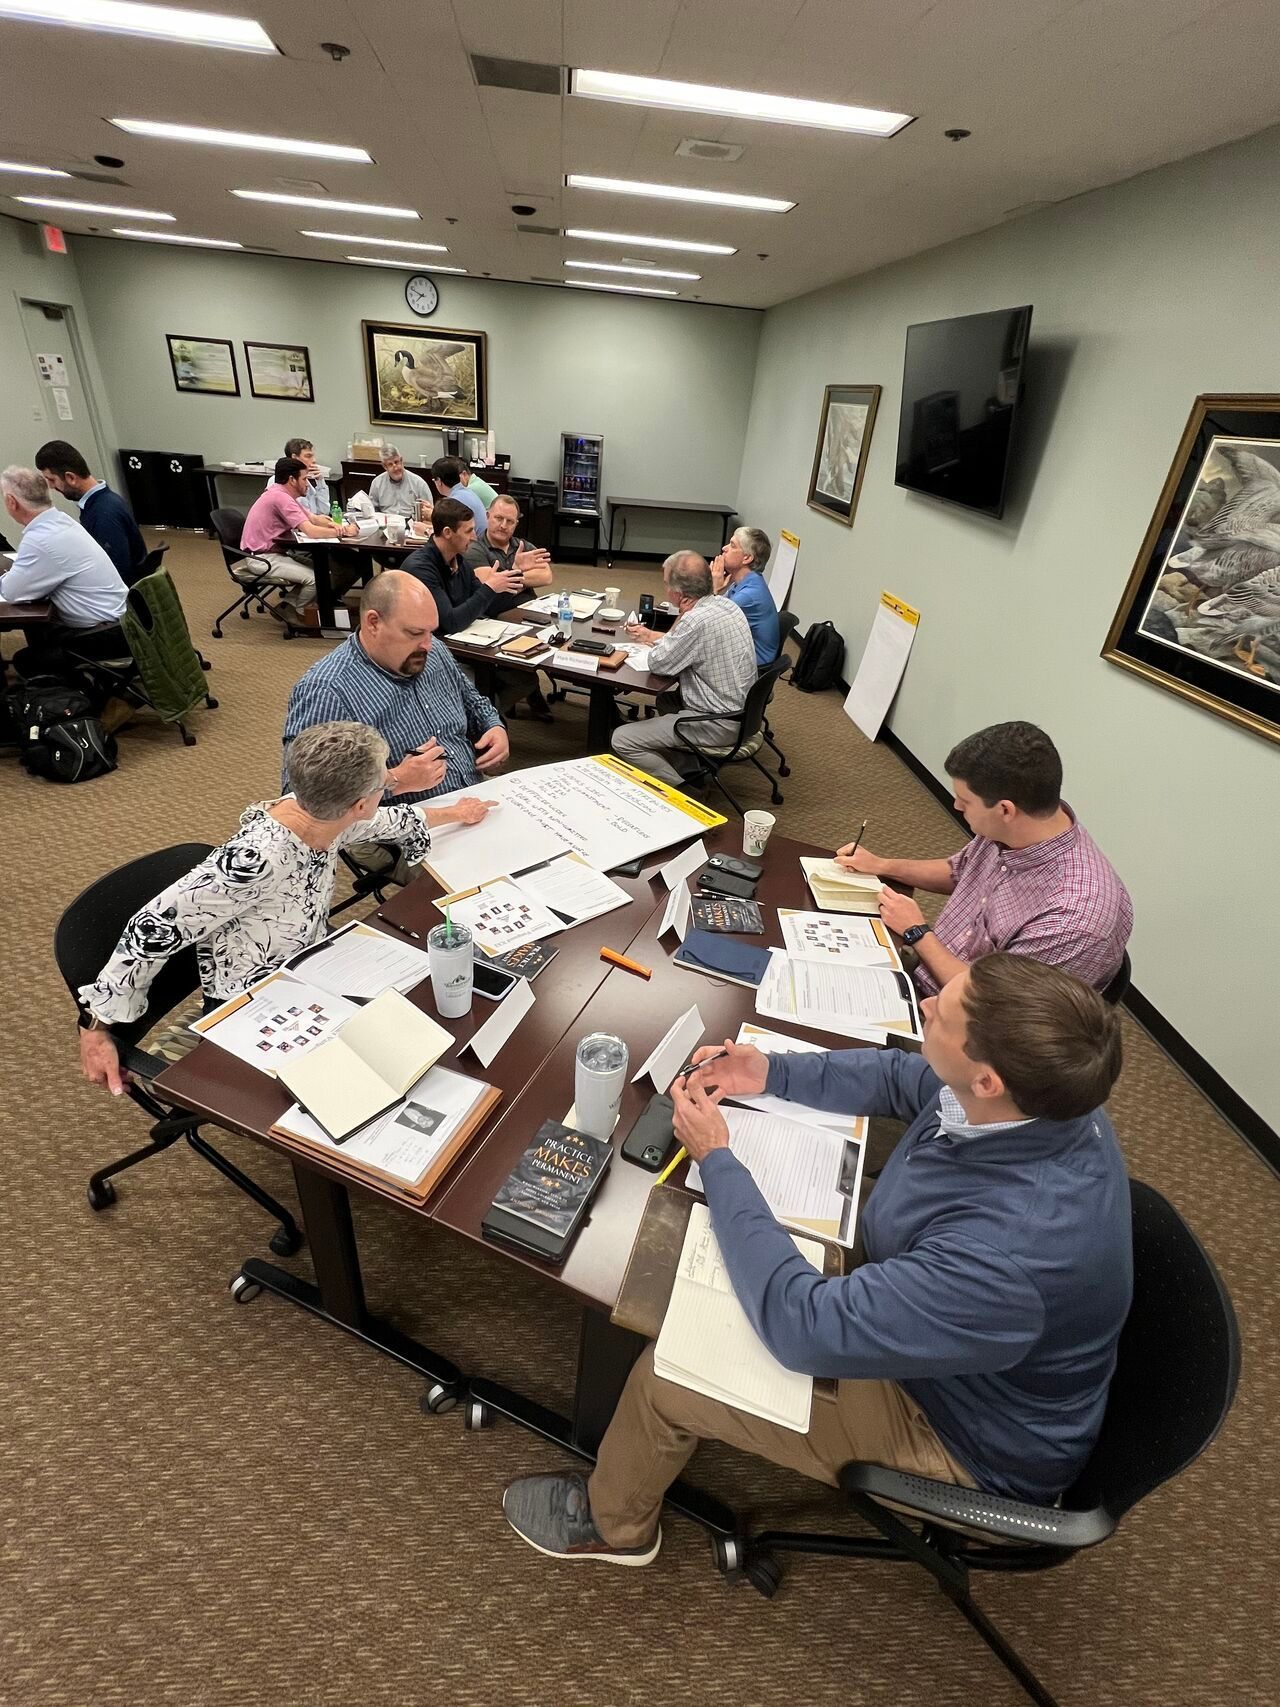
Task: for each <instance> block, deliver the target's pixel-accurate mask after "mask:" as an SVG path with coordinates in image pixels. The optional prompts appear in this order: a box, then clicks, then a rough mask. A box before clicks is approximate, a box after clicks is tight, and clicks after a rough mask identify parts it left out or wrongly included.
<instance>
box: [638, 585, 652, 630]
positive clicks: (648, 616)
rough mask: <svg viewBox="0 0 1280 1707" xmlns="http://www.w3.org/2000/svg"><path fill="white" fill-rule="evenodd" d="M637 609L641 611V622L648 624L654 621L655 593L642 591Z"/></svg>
mask: <svg viewBox="0 0 1280 1707" xmlns="http://www.w3.org/2000/svg"><path fill="white" fill-rule="evenodd" d="M636 610H637V611H638V612H639V615H640V620H641V622H643V623H644V624H645V625H646V626H648V625H649V624H650V623H651V622H652V621H653V594H652V593H641V595H640V603H639V604H638V605H637V606H636Z"/></svg>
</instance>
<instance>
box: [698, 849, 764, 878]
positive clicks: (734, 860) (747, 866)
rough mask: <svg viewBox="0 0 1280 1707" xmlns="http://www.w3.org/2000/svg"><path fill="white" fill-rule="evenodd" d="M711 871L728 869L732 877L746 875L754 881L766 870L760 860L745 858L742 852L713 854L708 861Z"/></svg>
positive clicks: (708, 867)
mask: <svg viewBox="0 0 1280 1707" xmlns="http://www.w3.org/2000/svg"><path fill="white" fill-rule="evenodd" d="M707 869H708V870H709V871H727V872H728V873H729V875H730V876H731V877H745V878H747V879H749V880H750V882H752V883H754V882H755V881H756V879H757V878H758V877H759V876H760V873H761V872H762V871H763V870H764V867H763V866H762V865H761V864H760V862H759V860H755V859H744V858H743V856H742V855H741V854H712V856H711V858H710V859H709V860H708V861H707Z"/></svg>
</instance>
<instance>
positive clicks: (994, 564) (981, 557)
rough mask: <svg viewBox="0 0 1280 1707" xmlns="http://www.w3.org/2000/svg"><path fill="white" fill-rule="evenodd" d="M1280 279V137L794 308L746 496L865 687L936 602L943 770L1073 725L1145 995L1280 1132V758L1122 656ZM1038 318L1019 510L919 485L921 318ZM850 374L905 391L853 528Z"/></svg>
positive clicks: (922, 651) (932, 714) (766, 376)
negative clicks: (832, 452) (1029, 724)
mask: <svg viewBox="0 0 1280 1707" xmlns="http://www.w3.org/2000/svg"><path fill="white" fill-rule="evenodd" d="M1277 281H1280V131H1270V132H1267V133H1264V134H1263V135H1261V136H1258V137H1254V138H1251V139H1250V140H1248V141H1247V142H1244V143H1239V144H1235V145H1232V146H1231V147H1229V148H1225V149H1220V150H1215V151H1214V152H1213V153H1211V154H1207V155H1203V156H1200V157H1199V158H1197V159H1194V160H1190V161H1185V162H1182V163H1181V164H1179V165H1176V166H1172V167H1166V168H1164V169H1162V170H1161V171H1159V172H1154V173H1151V174H1148V175H1147V176H1145V177H1142V178H1138V179H1135V180H1133V181H1131V182H1130V183H1127V184H1123V185H1119V186H1117V187H1115V188H1113V189H1109V190H1105V191H1100V192H1098V193H1097V194H1094V195H1091V196H1088V197H1084V198H1081V199H1079V200H1077V201H1074V202H1072V203H1070V204H1068V205H1066V206H1064V207H1062V208H1058V209H1052V210H1049V211H1046V212H1045V213H1043V214H1040V215H1037V216H1035V217H1033V218H1031V219H1027V220H1024V221H1021V222H1019V223H1017V224H1014V225H1009V226H1005V227H1002V228H1000V229H999V230H996V231H992V232H988V233H985V234H983V235H981V236H978V237H974V238H969V239H966V240H964V241H963V242H960V243H955V244H952V245H949V246H948V247H946V248H943V249H939V250H936V251H934V252H932V253H930V254H927V255H924V256H920V257H917V258H916V259H914V260H912V261H909V262H905V263H902V264H899V265H896V266H893V267H890V268H886V269H883V270H882V271H880V272H877V273H874V274H871V275H869V276H867V277H865V278H862V279H857V280H852V281H849V282H848V283H846V284H844V285H840V286H835V287H832V288H830V289H828V290H824V291H821V292H818V293H816V294H814V295H812V296H808V297H804V298H801V299H798V300H797V301H794V302H791V303H787V304H785V305H783V306H782V307H779V308H776V309H772V310H770V311H769V313H768V314H767V316H766V319H765V327H764V332H763V335H762V338H761V344H760V357H759V364H758V368H757V374H756V385H755V394H754V397H753V400H752V409H751V422H750V426H749V428H748V433H747V444H746V453H745V457H744V462H743V471H742V483H741V486H740V487H739V497H738V505H739V509H740V510H741V511H742V515H743V519H744V520H745V521H748V522H753V523H757V524H759V525H760V526H762V527H764V528H766V529H767V530H768V531H769V532H770V533H771V534H772V535H773V536H774V537H775V538H776V536H777V531H778V529H779V528H780V527H786V528H789V529H790V530H791V531H793V532H795V533H798V534H799V535H800V536H801V548H800V562H799V568H798V571H797V575H796V583H795V588H794V591H793V593H792V596H791V605H792V608H793V609H795V610H796V611H797V612H798V613H799V615H800V617H801V621H802V623H808V622H810V621H812V620H815V619H817V618H821V617H827V618H830V619H831V620H832V621H833V622H835V623H836V624H837V626H838V627H839V628H840V629H841V631H842V632H843V634H844V636H845V639H846V642H847V644H848V647H849V660H848V669H849V671H850V673H851V672H852V670H853V669H855V668H856V666H857V661H858V658H859V656H860V655H861V651H862V646H863V643H864V641H865V638H866V635H867V631H868V628H869V626H870V622H871V618H872V615H873V613H874V608H875V603H876V599H877V597H878V595H879V593H880V591H881V589H882V588H889V589H891V590H892V591H893V592H895V593H897V594H899V595H900V596H901V597H903V598H905V599H906V600H908V601H909V602H910V603H911V604H914V605H916V606H918V607H919V608H920V609H921V611H922V612H923V618H922V621H921V625H920V630H919V633H918V635H917V638H916V642H915V649H914V651H913V654H912V657H911V661H910V665H909V668H908V672H907V676H906V680H905V682H904V684H903V688H902V691H901V693H900V694H899V697H898V701H897V704H896V707H895V709H894V712H893V715H892V718H891V724H892V727H893V729H894V730H895V732H896V733H897V734H898V735H899V736H900V737H901V739H902V740H903V741H905V742H906V744H907V746H908V747H909V748H911V750H912V751H913V752H915V753H916V754H917V756H918V757H920V758H921V759H922V760H923V761H924V762H925V763H926V764H927V765H928V766H929V767H930V769H931V770H932V771H933V772H934V774H935V775H937V776H941V775H942V761H943V759H944V757H945V755H946V753H947V751H948V749H949V747H950V746H951V744H952V742H953V741H954V740H955V739H957V738H958V737H959V736H962V735H965V734H968V733H969V732H970V731H972V730H975V729H978V728H981V727H982V726H983V725H985V724H988V723H994V722H999V721H1003V720H1005V719H1008V718H1028V719H1030V720H1031V721H1033V722H1036V723H1039V724H1041V725H1042V726H1043V727H1044V728H1046V729H1047V730H1048V731H1049V732H1050V733H1051V734H1052V736H1053V737H1054V739H1055V741H1056V742H1057V744H1058V746H1059V747H1060V749H1061V751H1062V755H1063V760H1064V763H1065V766H1066V777H1067V781H1066V793H1067V798H1068V799H1069V800H1070V801H1071V803H1072V805H1073V806H1074V807H1075V808H1076V809H1077V810H1078V811H1079V813H1080V816H1081V818H1082V820H1083V821H1084V822H1085V824H1086V825H1087V826H1088V828H1089V829H1090V831H1091V832H1092V833H1093V834H1094V836H1095V837H1096V838H1097V840H1098V841H1099V842H1100V843H1101V845H1102V847H1103V848H1104V850H1105V851H1106V852H1107V853H1108V855H1109V856H1110V857H1111V859H1112V860H1113V861H1114V863H1115V865H1116V866H1117V867H1118V869H1119V871H1120V873H1121V875H1122V876H1123V877H1124V879H1125V881H1126V883H1127V884H1128V886H1129V888H1130V891H1131V893H1132V895H1133V898H1134V904H1135V908H1136V912H1137V925H1136V930H1135V934H1134V938H1133V942H1132V945H1131V947H1132V954H1133V962H1134V982H1135V984H1136V985H1137V986H1138V988H1139V989H1140V990H1141V991H1142V993H1143V994H1144V995H1145V996H1147V997H1148V998H1149V999H1150V1000H1151V1001H1152V1002H1154V1003H1155V1005H1156V1007H1158V1008H1159V1009H1160V1010H1161V1011H1162V1012H1163V1013H1164V1014H1165V1015H1166V1016H1167V1017H1168V1019H1169V1020H1170V1021H1171V1022H1172V1023H1173V1024H1174V1025H1175V1026H1176V1027H1177V1028H1178V1029H1179V1030H1180V1031H1181V1032H1182V1033H1183V1035H1184V1036H1185V1037H1187V1038H1188V1040H1189V1041H1190V1042H1191V1043H1192V1044H1193V1045H1194V1046H1195V1047H1196V1048H1197V1049H1198V1050H1200V1052H1201V1053H1202V1054H1203V1055H1205V1056H1206V1057H1207V1058H1208V1060H1209V1061H1210V1062H1211V1063H1212V1065H1213V1066H1214V1067H1215V1068H1217V1070H1218V1071H1219V1072H1220V1073H1221V1074H1222V1075H1223V1076H1224V1077H1225V1078H1226V1079H1227V1080H1228V1081H1229V1082H1230V1083H1231V1084H1232V1085H1233V1086H1234V1087H1235V1088H1236V1090H1237V1091H1238V1092H1239V1093H1240V1094H1241V1095H1242V1096H1244V1097H1245V1098H1246V1099H1247V1100H1248V1101H1249V1102H1250V1103H1251V1104H1252V1105H1253V1106H1254V1108H1256V1109H1257V1110H1258V1111H1259V1113H1261V1114H1262V1116H1263V1117H1264V1118H1265V1119H1266V1120H1267V1121H1269V1122H1270V1123H1271V1124H1272V1125H1273V1126H1276V1125H1280V1050H1277V1049H1276V1047H1275V1037H1274V1034H1275V1026H1276V1015H1277V1001H1276V977H1277V967H1278V966H1280V906H1277V904H1276V897H1275V894H1274V893H1273V889H1274V882H1273V880H1274V877H1275V874H1276V872H1277V870H1280V747H1278V746H1276V745H1275V744H1273V743H1270V742H1268V741H1265V740H1263V739H1262V738H1260V737H1259V736H1256V735H1250V734H1247V733H1245V732H1244V731H1242V730H1239V729H1236V728H1235V727H1234V726H1232V725H1231V724H1229V723H1226V722H1224V721H1222V720H1221V719H1219V718H1217V717H1214V716H1212V715H1210V714H1209V713H1207V712H1205V711H1201V710H1199V709H1197V708H1196V707H1195V706H1194V705H1192V704H1190V703H1188V702H1186V701H1183V700H1181V699H1178V698H1176V697H1175V696H1173V695H1172V694H1169V693H1166V692H1164V691H1162V690H1161V689H1160V688H1158V687H1156V686H1153V685H1150V684H1148V683H1146V682H1143V681H1142V680H1140V679H1139V678H1138V677H1136V676H1133V675H1131V674H1129V673H1127V672H1125V671H1122V670H1120V669H1118V668H1117V667H1116V666H1114V665H1111V664H1106V663H1104V662H1103V661H1102V660H1101V658H1100V657H1099V656H1098V654H1099V650H1100V648H1101V646H1102V643H1103V641H1104V639H1105V637H1106V633H1107V628H1108V625H1109V623H1110V621H1111V618H1112V615H1113V614H1114V611H1115V608H1116V605H1117V603H1118V601H1119V598H1120V595H1121V592H1122V591H1123V588H1124V585H1125V582H1126V580H1127V578H1128V575H1129V572H1130V570H1131V568H1132V566H1133V562H1134V559H1135V557H1136V556H1137V553H1138V549H1139V547H1140V545H1141V543H1142V539H1143V535H1144V533H1145V530H1146V527H1147V524H1148V522H1149V520H1150V517H1151V512H1152V510H1153V509H1154V507H1155V504H1156V501H1157V499H1158V497H1159V494H1160V490H1161V486H1162V483H1163V481H1164V479H1165V476H1166V474H1167V472H1168V468H1169V464H1170V461H1171V459H1172V457H1173V454H1174V451H1175V449H1176V447H1177V443H1178V439H1179V435H1180V434H1181V432H1182V428H1183V425H1184V423H1185V421H1186V418H1187V414H1188V412H1189V410H1190V408H1191V404H1192V400H1193V398H1194V397H1195V396H1196V394H1197V393H1198V392H1209V391H1217V392H1250V391H1252V392H1272V393H1280V306H1278V303H1280V283H1278V282H1277ZM1023 302H1030V303H1033V304H1034V308H1035V312H1034V317H1033V320H1032V328H1031V352H1032V355H1031V365H1030V367H1029V372H1028V391H1027V396H1028V405H1027V410H1026V414H1025V415H1024V417H1023V420H1022V427H1023V429H1024V431H1023V433H1022V437H1021V444H1020V451H1021V454H1020V457H1019V464H1020V466H1019V469H1018V472H1017V473H1016V474H1015V477H1014V479H1013V482H1012V485H1011V494H1010V496H1011V501H1010V506H1009V509H1008V510H1007V512H1006V516H1005V519H1004V521H1003V522H992V521H987V520H984V519H983V518H981V517H976V516H968V515H965V514H963V513H959V512H957V511H955V510H954V509H953V508H951V507H950V506H947V505H943V504H940V503H938V502H936V501H934V500H930V499H928V498H922V497H917V496H914V495H911V494H908V493H906V492H903V491H900V490H898V489H897V488H896V487H895V486H894V484H893V468H894V452H895V447H896V439H897V420H898V406H899V398H900V385H901V376H902V356H903V343H904V336H905V331H906V328H907V326H908V325H909V324H911V323H912V322H915V321H923V320H935V319H941V318H943V317H945V316H949V315H959V314H970V313H976V312H979V311H981V310H984V309H994V308H1003V307H1008V306H1012V305H1014V304H1017V303H1023ZM830 382H840V383H878V384H880V385H882V386H883V387H884V395H883V397H882V400H881V410H880V419H879V422H878V424H877V427H876V431H875V437H874V440H873V443H872V446H871V453H870V461H869V465H868V469H867V476H866V480H865V482H864V485H863V489H862V497H861V502H860V505H859V509H858V514H857V519H856V521H855V523H854V526H853V528H852V529H851V530H849V529H845V528H844V527H841V526H838V525H836V524H835V523H834V522H832V521H829V520H827V519H826V518H825V517H823V516H820V515H819V514H817V513H816V512H814V511H812V510H809V509H806V507H805V501H804V500H805V493H806V490H807V486H808V479H809V468H810V463H811V460H812V457H813V447H814V438H815V435H816V432H817V424H818V413H819V407H820V403H821V398H822V388H823V386H824V385H825V384H827V383H830ZM1278 697H1280V696H1278ZM857 816H858V808H857V801H856V800H854V799H851V800H850V802H849V821H850V823H851V824H852V823H853V822H854V821H855V820H856V818H857ZM868 840H869V841H871V837H870V835H869V836H868ZM872 845H873V846H874V845H875V844H874V842H872ZM884 851H890V850H884ZM893 851H902V852H919V853H927V852H928V851H929V850H927V849H923V848H922V849H910V850H906V849H904V850H893Z"/></svg>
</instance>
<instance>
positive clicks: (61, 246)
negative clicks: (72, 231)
mask: <svg viewBox="0 0 1280 1707" xmlns="http://www.w3.org/2000/svg"><path fill="white" fill-rule="evenodd" d="M40 235H41V236H42V237H43V238H44V246H45V248H46V249H47V250H48V251H49V253H50V254H51V255H65V254H66V252H67V238H66V233H65V232H63V231H61V230H60V229H59V228H58V227H57V226H56V225H42V226H41V227H40Z"/></svg>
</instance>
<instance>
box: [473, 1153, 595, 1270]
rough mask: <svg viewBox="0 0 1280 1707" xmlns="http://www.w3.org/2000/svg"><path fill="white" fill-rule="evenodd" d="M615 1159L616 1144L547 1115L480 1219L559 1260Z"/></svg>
mask: <svg viewBox="0 0 1280 1707" xmlns="http://www.w3.org/2000/svg"><path fill="white" fill-rule="evenodd" d="M612 1159H613V1146H612V1145H611V1144H609V1143H608V1141H607V1140H605V1139H603V1138H589V1137H588V1136H587V1135H586V1133H584V1132H575V1131H573V1129H572V1128H571V1127H568V1126H562V1125H561V1123H560V1122H559V1121H558V1120H544V1121H543V1123H542V1125H541V1126H540V1127H539V1128H538V1130H537V1132H536V1133H535V1134H534V1138H533V1142H532V1143H531V1144H530V1145H529V1146H528V1148H527V1149H526V1150H525V1153H524V1155H523V1156H521V1158H520V1160H519V1162H518V1163H517V1164H516V1166H515V1167H514V1168H513V1169H512V1170H511V1172H510V1173H509V1174H508V1175H507V1177H506V1179H505V1180H504V1181H503V1182H502V1185H501V1186H500V1187H499V1189H498V1192H497V1195H496V1196H495V1197H494V1200H493V1203H492V1204H491V1205H490V1207H489V1209H488V1211H487V1212H486V1214H485V1217H484V1219H483V1221H482V1222H481V1223H480V1225H481V1229H482V1231H483V1232H484V1233H485V1234H486V1235H487V1236H488V1237H489V1238H493V1239H500V1240H503V1241H504V1242H505V1243H507V1244H512V1245H519V1246H520V1247H521V1248H522V1249H524V1250H527V1251H531V1252H533V1254H534V1255H535V1256H540V1257H544V1258H546V1259H547V1260H548V1261H551V1262H559V1261H560V1260H561V1259H562V1258H563V1257H564V1256H565V1255H566V1253H567V1252H568V1249H569V1246H570V1245H571V1244H572V1243H573V1240H574V1237H575V1235H576V1234H577V1232H578V1229H579V1228H580V1227H581V1225H582V1222H583V1220H584V1218H585V1216H586V1213H587V1209H588V1207H589V1205H590V1203H591V1199H592V1198H593V1197H594V1196H595V1194H596V1191H597V1189H598V1188H599V1185H600V1181H601V1180H602V1179H603V1178H604V1174H605V1170H606V1169H607V1168H608V1166H609V1163H610V1162H611V1161H612Z"/></svg>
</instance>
